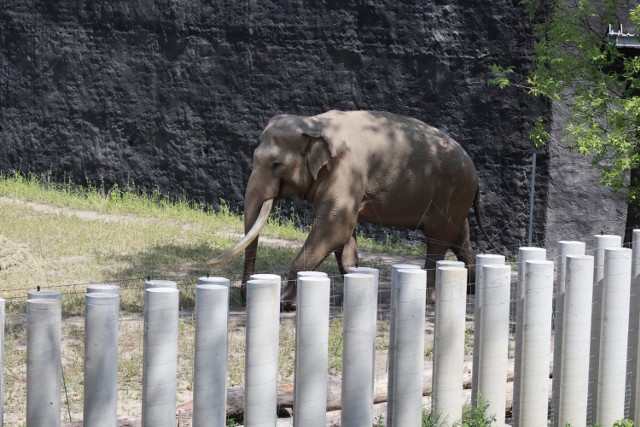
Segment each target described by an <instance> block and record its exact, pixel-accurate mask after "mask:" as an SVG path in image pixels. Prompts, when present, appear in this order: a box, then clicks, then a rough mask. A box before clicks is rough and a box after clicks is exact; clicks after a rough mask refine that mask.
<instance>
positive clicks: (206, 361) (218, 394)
mask: <svg viewBox="0 0 640 427" xmlns="http://www.w3.org/2000/svg"><path fill="white" fill-rule="evenodd" d="M207 279H211V278H207ZM218 279H224V278H218ZM225 280H226V281H225ZM225 280H219V281H217V282H216V281H209V280H207V281H206V282H205V283H207V282H209V283H211V282H213V283H221V284H200V285H196V306H195V313H194V314H195V321H196V333H195V354H194V363H193V365H194V366H193V371H194V375H193V426H194V427H204V426H208V425H219V426H224V425H225V424H226V419H227V349H228V319H229V281H228V279H225Z"/></svg>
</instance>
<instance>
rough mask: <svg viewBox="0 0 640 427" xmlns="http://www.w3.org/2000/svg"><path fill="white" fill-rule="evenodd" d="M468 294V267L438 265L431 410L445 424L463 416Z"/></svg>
mask: <svg viewBox="0 0 640 427" xmlns="http://www.w3.org/2000/svg"><path fill="white" fill-rule="evenodd" d="M463 265H464V264H463ZM466 297H467V269H466V268H464V267H455V266H454V267H452V266H446V265H445V266H443V267H438V268H437V270H436V307H435V331H434V344H433V377H432V388H431V389H432V394H431V399H432V400H431V411H432V413H433V414H438V415H439V416H440V418H439V420H440V421H442V422H443V423H445V424H446V425H455V424H456V423H458V422H459V421H460V420H461V418H462V403H463V402H462V382H463V366H464V331H465V320H466V310H467V306H466Z"/></svg>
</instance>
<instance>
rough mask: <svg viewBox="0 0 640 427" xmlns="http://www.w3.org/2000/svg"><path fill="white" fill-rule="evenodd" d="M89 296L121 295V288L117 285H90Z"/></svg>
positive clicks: (88, 287)
mask: <svg viewBox="0 0 640 427" xmlns="http://www.w3.org/2000/svg"><path fill="white" fill-rule="evenodd" d="M87 294H112V295H120V288H119V287H118V286H117V285H88V286H87Z"/></svg>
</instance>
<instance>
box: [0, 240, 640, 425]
mask: <svg viewBox="0 0 640 427" xmlns="http://www.w3.org/2000/svg"><path fill="white" fill-rule="evenodd" d="M634 237H635V238H634V250H633V251H632V250H629V249H622V248H620V247H619V246H620V239H619V237H618V236H595V239H594V243H595V244H594V247H595V251H594V256H587V255H583V253H584V252H585V250H584V249H585V248H584V246H583V245H581V244H580V243H579V242H561V243H560V246H559V250H558V257H557V259H556V264H557V275H556V293H555V297H556V301H555V302H556V311H555V321H554V322H555V327H556V334H560V338H557V337H556V341H555V346H556V347H558V349H557V350H556V351H555V357H556V358H557V359H558V360H556V363H555V364H554V367H553V370H554V377H557V378H555V382H554V385H553V387H552V402H553V404H552V405H551V406H552V407H553V415H552V417H553V421H552V425H555V426H564V425H565V424H571V425H572V426H580V425H587V418H593V419H594V420H595V422H597V423H599V424H602V425H604V426H607V425H611V424H613V422H614V421H616V420H618V419H621V418H623V417H624V416H625V412H624V411H625V407H626V408H628V407H630V406H632V407H633V408H634V410H635V411H637V409H638V407H639V406H640V405H638V403H637V402H635V401H633V402H632V401H631V400H630V399H637V397H638V396H639V395H640V393H638V390H637V389H638V387H639V386H640V385H638V384H636V383H632V382H631V381H630V380H629V378H632V377H633V376H634V375H635V372H633V370H635V369H636V367H637V366H638V358H637V354H632V355H631V356H632V357H631V359H632V360H629V361H627V352H626V351H621V350H620V349H624V348H626V346H627V342H628V338H629V330H630V329H631V327H633V328H634V329H635V330H636V331H637V330H638V326H639V325H637V324H634V322H635V321H637V320H634V315H633V312H632V311H630V304H631V305H632V304H633V302H632V301H633V299H632V292H633V290H632V289H633V288H632V279H633V280H636V277H635V276H636V275H637V274H638V271H637V270H638V267H637V266H638V265H640V259H638V258H639V256H640V247H639V246H638V245H640V237H638V233H636V232H634ZM607 245H613V246H612V247H611V246H607ZM545 256H546V253H545V251H544V250H543V249H539V248H521V250H520V252H519V268H518V280H517V287H516V292H515V295H514V297H513V299H512V300H511V301H509V300H510V298H509V288H510V287H509V283H510V280H509V277H510V268H509V267H508V266H505V265H502V263H503V259H501V258H500V257H495V256H479V257H478V258H479V269H478V273H479V274H478V277H479V279H478V287H477V294H478V295H477V296H476V301H478V300H479V302H477V303H476V306H475V309H476V310H477V312H476V319H475V322H476V326H475V329H476V330H480V332H479V337H480V341H479V342H476V343H475V347H474V356H476V357H477V362H475V365H474V366H476V369H475V370H474V371H475V373H476V376H475V377H474V380H473V389H474V390H475V393H476V398H478V396H482V397H484V398H485V399H486V400H487V403H488V405H489V406H488V409H487V411H486V414H487V415H495V416H496V421H497V424H498V425H502V424H504V413H505V405H504V404H505V401H506V390H505V387H504V384H505V383H506V378H505V377H506V375H505V374H506V371H505V367H506V365H507V363H506V351H507V348H508V342H507V339H506V337H507V335H506V332H505V331H507V330H508V329H507V328H508V323H509V316H508V313H509V311H508V309H509V306H510V303H512V302H515V304H514V306H515V309H516V313H515V316H512V318H515V319H516V328H515V329H516V348H515V350H516V354H515V356H516V362H515V363H516V365H515V378H517V379H518V382H517V383H516V384H515V385H514V387H515V389H514V399H515V400H514V402H513V403H514V410H516V408H517V412H515V413H514V416H515V423H516V425H517V426H525V427H526V426H540V425H546V423H547V419H548V408H549V400H548V395H549V393H548V391H549V364H550V359H551V354H550V344H551V331H552V298H553V278H554V274H553V269H554V263H553V262H551V261H546V260H544V258H545ZM487 260H493V261H496V262H497V263H491V262H487ZM357 271H358V272H353V273H349V274H347V275H345V276H344V294H345V295H344V304H343V314H344V319H343V337H344V348H343V378H342V425H343V426H345V427H349V426H362V425H370V423H372V422H373V410H372V408H373V387H371V385H372V383H373V366H374V360H375V352H374V351H372V350H373V349H375V336H376V335H375V334H376V323H375V322H374V321H372V319H376V303H377V296H378V293H377V287H376V283H377V281H376V277H377V271H373V270H369V271H366V272H365V273H366V274H363V271H364V270H357ZM323 276H324V277H323ZM465 276H466V269H465V268H463V267H460V266H459V264H454V266H450V265H447V263H439V264H438V267H437V272H436V277H437V279H436V290H437V292H436V296H437V298H436V303H435V322H436V324H435V332H434V334H435V337H434V338H435V348H434V360H433V365H434V367H433V371H434V373H433V379H432V381H433V383H432V409H433V411H434V412H437V413H438V414H440V416H441V419H440V420H441V421H444V422H445V425H451V424H453V423H455V422H458V421H459V420H460V416H461V413H462V405H463V403H464V402H463V400H462V398H461V391H462V366H463V358H464V328H465V320H466V310H465V309H466V295H465V292H464V291H465V288H466V281H465ZM298 281H299V286H298V295H297V297H298V312H297V317H296V328H297V338H296V376H295V377H296V380H295V387H294V396H295V399H294V413H293V415H294V425H296V426H303V425H304V426H309V427H312V426H316V425H317V426H323V425H325V423H326V399H327V394H326V388H327V363H328V362H327V348H328V324H329V288H330V279H329V278H328V277H326V275H322V274H320V275H318V274H310V273H309V274H305V273H302V274H300V275H299V277H298ZM391 281H392V285H391V289H392V291H391V295H392V298H391V299H392V304H395V305H392V309H391V313H392V316H391V319H390V324H391V325H392V328H391V330H390V336H391V338H390V340H391V341H390V342H389V348H390V350H389V351H390V354H389V360H390V364H389V373H388V375H389V381H390V382H391V383H392V384H393V385H392V386H391V389H390V394H389V396H388V399H389V406H390V407H391V408H392V409H391V412H390V414H389V417H388V418H387V423H388V424H387V425H397V426H400V425H401V426H413V425H415V426H419V425H420V424H421V416H422V410H423V408H422V402H423V401H422V395H423V384H422V379H423V375H422V374H423V364H424V334H423V333H422V331H423V330H424V321H425V300H426V272H425V271H424V270H422V269H419V268H418V267H416V266H413V265H409V266H406V265H396V266H394V268H393V269H392V280H391ZM198 282H199V284H198V285H197V286H196V309H195V319H196V343H195V363H194V391H193V393H194V397H193V399H194V412H193V425H194V426H196V427H197V426H202V425H209V424H210V423H211V422H213V421H214V420H215V422H214V423H215V424H220V423H222V424H224V418H225V416H226V412H225V409H226V408H225V406H226V401H225V399H226V356H227V339H228V338H227V330H228V324H227V322H228V305H229V303H228V302H229V281H228V280H227V279H224V278H200V279H199V281H198ZM280 285H281V279H280V277H279V276H275V275H254V276H252V277H251V280H249V282H248V286H247V321H246V341H247V348H246V358H245V360H246V366H245V395H244V396H245V397H244V398H245V411H244V424H245V425H246V426H263V425H264V426H267V425H268V426H273V425H275V422H276V405H277V361H278V339H279V319H280V312H279V308H280V307H279V306H280ZM146 287H147V289H146V291H145V309H144V322H145V326H144V330H145V333H144V343H143V346H144V353H143V393H142V425H143V426H175V422H176V420H175V418H176V412H175V410H176V369H177V365H176V363H177V333H178V298H179V291H178V290H177V289H176V284H175V282H170V281H152V280H150V281H147V282H146ZM28 296H29V299H28V301H27V410H26V412H27V413H26V420H27V426H41V425H46V426H56V425H58V426H59V425H60V422H61V408H60V406H61V405H60V387H61V354H60V339H61V337H60V331H61V308H60V307H61V294H60V293H59V292H55V291H54V292H46V291H30V292H29V293H28ZM596 298H599V299H600V302H599V303H598V304H595V303H593V301H592V300H594V299H596ZM118 299H119V289H118V288H117V287H114V286H112V285H97V286H93V285H92V286H90V287H88V288H87V295H86V299H85V301H86V305H85V348H86V354H85V371H84V373H85V393H84V396H85V402H84V419H85V423H86V424H87V425H89V424H90V425H94V426H101V425H113V423H114V422H115V421H114V420H115V416H116V410H115V408H116V390H117V384H116V378H117V370H116V367H117V340H118V339H117V337H118V327H117V324H118V322H117V319H118ZM514 300H515V301H514ZM559 304H560V305H561V307H558V305H559ZM3 308H4V306H3V300H0V320H2V321H4V309H3ZM478 314H479V317H478ZM560 314H561V317H562V318H561V319H560V317H559V316H560ZM630 319H631V320H630ZM596 322H597V323H598V325H597V326H596V325H594V323H596ZM559 325H561V326H559ZM559 328H561V331H562V332H561V333H559V332H558V329H559ZM594 328H597V330H598V331H599V340H598V343H597V349H598V358H597V359H596V358H594V357H592V355H593V353H592V352H593V349H594V347H595V346H596V344H594V343H593V338H594V336H593V331H594V330H595V329H594ZM0 342H3V337H2V339H0ZM635 348H637V344H636V347H635ZM590 352H591V353H590ZM629 368H631V369H629ZM594 371H596V372H597V373H598V376H597V377H596V378H597V382H598V384H599V386H598V387H594V385H593V384H590V383H589V380H590V379H589V375H590V373H593V372H594ZM630 371H631V372H630ZM591 375H593V374H591ZM392 379H393V380H392ZM1 387H2V384H0V390H2V388H1ZM631 390H633V393H631ZM594 391H595V394H593V393H594ZM625 399H626V401H625ZM627 411H628V410H627ZM103 421H104V422H103ZM101 422H103V423H102V424H101Z"/></svg>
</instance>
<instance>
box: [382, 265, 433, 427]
mask: <svg viewBox="0 0 640 427" xmlns="http://www.w3.org/2000/svg"><path fill="white" fill-rule="evenodd" d="M396 280H397V286H396V305H395V308H396V310H395V313H394V314H395V322H394V325H395V331H394V340H395V344H394V346H393V351H394V356H393V358H394V366H393V368H394V369H393V378H394V384H393V394H392V395H391V396H389V397H388V398H389V401H392V402H393V412H392V414H391V419H389V420H388V421H387V425H389V426H413V425H420V423H421V420H422V372H423V371H424V316H425V310H426V299H427V272H426V270H422V269H409V270H398V271H397V273H396Z"/></svg>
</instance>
